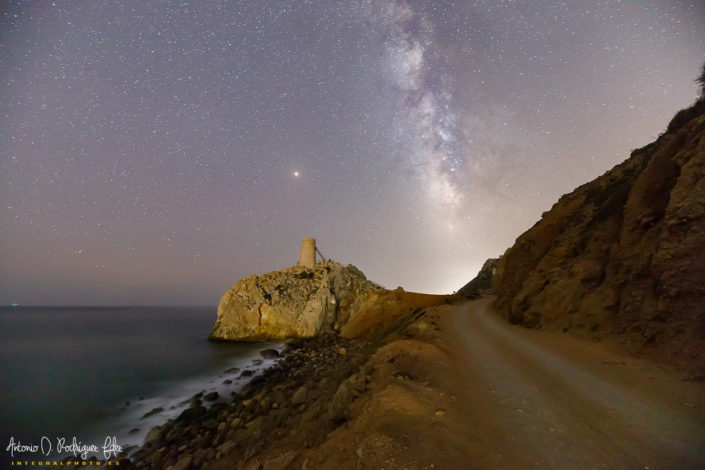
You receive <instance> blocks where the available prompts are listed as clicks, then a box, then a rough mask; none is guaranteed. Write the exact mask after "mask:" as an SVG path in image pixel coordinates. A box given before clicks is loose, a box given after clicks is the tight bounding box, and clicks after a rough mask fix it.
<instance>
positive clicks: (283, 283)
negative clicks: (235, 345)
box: [210, 262, 381, 341]
mask: <svg viewBox="0 0 705 470" xmlns="http://www.w3.org/2000/svg"><path fill="white" fill-rule="evenodd" d="M378 290H381V289H379V288H377V287H375V286H374V285H373V284H372V283H371V282H369V281H367V280H366V278H365V275H364V274H363V273H362V272H361V271H360V270H359V269H357V268H356V267H354V266H352V265H349V266H347V267H343V266H342V265H340V264H338V263H332V262H326V263H318V264H316V265H315V266H313V267H305V266H294V267H291V268H287V269H283V270H280V271H273V272H270V273H267V274H263V275H260V276H256V275H252V276H248V277H245V278H243V279H241V280H240V281H238V282H237V284H235V285H234V286H233V287H232V288H231V289H229V290H228V291H227V292H226V293H225V294H224V295H223V297H222V298H221V299H220V304H219V305H218V319H217V320H216V322H215V325H214V326H213V331H212V333H211V335H210V338H211V339H215V340H234V341H266V340H287V339H294V338H310V337H313V336H316V335H317V334H319V333H320V332H322V331H324V330H331V329H333V328H335V329H339V328H340V327H341V326H342V325H344V324H345V323H347V321H348V320H349V319H350V318H351V316H354V315H355V312H356V311H357V310H358V309H360V308H363V309H364V298H366V297H367V296H368V295H369V293H371V292H375V291H378Z"/></svg>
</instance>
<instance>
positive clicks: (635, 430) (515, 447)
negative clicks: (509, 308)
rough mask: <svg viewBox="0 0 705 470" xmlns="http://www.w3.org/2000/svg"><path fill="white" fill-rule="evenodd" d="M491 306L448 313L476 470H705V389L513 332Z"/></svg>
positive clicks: (614, 354) (562, 342)
mask: <svg viewBox="0 0 705 470" xmlns="http://www.w3.org/2000/svg"><path fill="white" fill-rule="evenodd" d="M491 302H492V299H491V298H484V299H481V300H476V301H472V302H467V303H464V304H460V305H454V306H448V307H442V308H441V311H440V312H439V313H440V317H441V319H442V323H441V326H442V329H443V331H444V333H445V335H446V336H447V338H448V339H449V341H450V342H451V344H452V345H453V346H452V347H451V350H452V356H453V358H454V360H455V364H456V370H457V371H458V373H459V375H458V386H459V387H460V389H459V390H458V391H457V393H458V396H459V397H461V403H462V404H463V410H462V415H463V417H464V419H466V420H467V425H468V437H469V439H468V446H467V447H466V449H467V451H468V452H467V456H466V457H467V458H468V459H469V461H468V462H467V463H468V467H467V468H517V469H523V468H555V469H568V468H570V469H652V470H653V469H702V468H705V419H704V416H705V413H704V410H705V407H704V405H705V387H704V386H703V383H702V382H689V381H684V380H683V377H682V376H681V375H679V374H678V373H677V372H675V371H670V370H667V369H664V368H661V367H658V366H655V365H653V364H652V363H647V362H645V361H640V360H638V359H635V358H632V357H628V356H625V355H622V354H620V353H619V352H618V351H616V350H615V349H614V348H610V347H609V346H608V345H606V344H597V343H590V342H586V341H583V340H580V339H577V338H574V337H572V336H570V335H566V334H560V333H552V332H542V331H535V330H527V329H524V328H520V327H516V326H512V325H509V324H507V323H506V322H505V321H504V320H503V319H501V318H500V317H499V316H498V315H496V314H494V313H493V311H492V309H491V307H490V306H491Z"/></svg>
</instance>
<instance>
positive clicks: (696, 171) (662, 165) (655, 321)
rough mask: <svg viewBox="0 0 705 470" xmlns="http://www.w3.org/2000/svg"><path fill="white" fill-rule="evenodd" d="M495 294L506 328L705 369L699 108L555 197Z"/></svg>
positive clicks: (704, 200) (704, 107) (503, 270)
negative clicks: (566, 334)
mask: <svg viewBox="0 0 705 470" xmlns="http://www.w3.org/2000/svg"><path fill="white" fill-rule="evenodd" d="M493 289H494V290H495V292H496V294H497V302H496V305H497V307H498V309H499V310H500V311H501V312H502V313H503V314H504V315H505V316H506V317H507V318H508V319H509V321H510V322H512V323H518V324H522V325H525V326H528V327H536V328H547V329H561V330H564V331H567V330H572V331H576V332H578V333H581V334H583V335H587V336H606V335H615V334H616V335H620V336H621V337H622V338H623V339H624V340H625V341H626V343H627V344H628V345H630V346H632V347H634V348H637V349H641V350H644V349H649V348H650V349H655V350H656V351H658V353H659V354H663V353H666V354H668V355H670V358H671V359H672V360H674V361H675V362H676V363H679V364H681V365H688V366H693V365H694V364H697V365H700V366H703V365H705V102H700V103H698V104H696V105H695V106H693V107H692V108H690V109H687V110H684V111H681V112H680V113H678V114H677V115H676V117H675V118H674V119H673V121H672V122H671V124H670V125H669V127H668V131H667V132H666V133H665V134H663V135H662V136H660V137H659V138H658V140H657V141H656V142H653V143H652V144H649V145H647V146H646V147H644V148H642V149H639V150H636V151H634V152H633V153H632V155H631V157H630V158H629V159H627V160H626V161H625V162H623V163H622V164H620V165H617V166H616V167H615V168H613V169H612V170H610V171H608V172H607V173H606V174H604V175H602V176H600V177H598V178H597V179H595V180H594V181H592V182H590V183H587V184H585V185H583V186H581V187H579V188H577V189H576V190H575V191H573V192H572V193H570V194H567V195H565V196H563V197H561V198H560V200H559V201H558V202H557V203H556V204H555V205H554V206H553V208H552V209H551V210H550V211H548V212H546V213H544V214H543V216H542V219H541V220H540V221H539V222H538V223H536V224H535V225H534V226H533V227H532V228H531V229H529V230H528V231H527V232H525V233H524V234H523V235H521V236H520V237H519V238H518V239H517V240H516V243H515V244H514V246H512V247H511V248H509V249H508V250H507V252H506V253H505V254H504V256H503V257H502V258H501V260H500V261H499V263H498V264H497V266H496V272H495V276H494V279H493Z"/></svg>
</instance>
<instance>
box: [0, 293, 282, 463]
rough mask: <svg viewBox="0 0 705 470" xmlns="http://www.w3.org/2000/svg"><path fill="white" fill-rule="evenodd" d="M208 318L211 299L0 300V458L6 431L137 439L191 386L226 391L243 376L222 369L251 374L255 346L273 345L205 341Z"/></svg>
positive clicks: (35, 437) (258, 364) (88, 439)
mask: <svg viewBox="0 0 705 470" xmlns="http://www.w3.org/2000/svg"><path fill="white" fill-rule="evenodd" d="M215 319H216V314H215V309H214V308H212V307H208V308H118V307H115V308H105V307H99V308H98V307H96V308H66V307H61V308H59V307H54V308H51V307H49V308H47V307H41V308H39V307H30V308H25V307H20V308H16V309H10V308H4V309H2V310H0V445H1V448H0V453H2V454H3V459H2V460H0V463H2V461H5V462H6V461H7V460H6V459H7V458H9V457H8V453H7V451H6V447H7V446H8V443H9V441H10V439H11V438H14V439H15V441H18V440H21V442H22V443H30V444H31V443H36V442H38V441H40V439H41V438H42V436H47V437H49V438H50V439H51V440H52V441H54V440H55V438H56V437H66V439H67V441H70V440H71V439H72V438H73V437H74V436H75V437H76V438H77V439H78V440H79V441H81V442H83V443H96V444H101V445H102V444H103V441H104V439H105V437H106V436H113V435H114V436H117V437H118V441H119V443H120V444H121V445H123V446H125V445H129V444H137V443H141V442H142V440H143V439H144V436H145V434H146V433H147V431H149V429H150V428H151V427H152V426H154V425H156V424H160V423H162V422H164V421H166V419H168V418H170V417H174V416H177V415H178V414H179V413H180V412H181V411H182V410H183V409H184V407H185V406H187V402H188V399H189V397H191V396H193V394H195V393H198V392H199V391H205V392H206V393H208V392H211V391H218V392H219V394H220V396H221V399H222V400H224V399H228V398H230V395H231V394H232V393H233V392H236V391H237V390H238V389H239V388H241V387H242V386H243V385H244V384H245V383H246V382H247V381H249V380H250V378H244V377H240V373H241V372H240V371H238V370H229V369H232V368H233V367H237V368H239V369H242V370H244V369H249V370H252V371H253V372H254V373H255V374H256V373H258V372H260V371H261V370H263V369H264V368H266V367H268V366H269V365H271V363H272V360H266V359H263V358H262V357H261V356H260V354H259V351H261V350H262V349H265V348H272V347H274V348H275V349H281V345H278V344H266V343H259V344H236V343H212V342H209V341H207V340H206V338H207V337H208V334H209V333H210V330H211V327H212V326H213V322H214V321H215ZM228 380H231V381H232V383H231V384H226V383H223V382H226V381H228ZM128 402H129V404H127V403H128ZM155 408H156V409H158V408H162V409H163V411H158V412H155V413H154V415H153V416H151V417H148V418H143V416H144V414H146V413H148V412H150V411H153V410H154V409H155Z"/></svg>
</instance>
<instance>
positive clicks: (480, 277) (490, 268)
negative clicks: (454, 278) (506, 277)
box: [457, 258, 499, 297]
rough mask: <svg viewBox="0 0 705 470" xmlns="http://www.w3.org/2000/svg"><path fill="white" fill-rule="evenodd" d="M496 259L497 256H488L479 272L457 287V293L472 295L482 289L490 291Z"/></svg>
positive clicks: (464, 295) (465, 295) (466, 295)
mask: <svg viewBox="0 0 705 470" xmlns="http://www.w3.org/2000/svg"><path fill="white" fill-rule="evenodd" d="M498 261H499V258H490V259H488V260H487V261H485V263H484V264H483V265H482V268H480V272H479V273H477V276H475V279H473V280H472V281H470V282H468V283H467V284H465V285H464V286H463V287H461V288H460V289H458V292H457V295H460V296H463V297H474V296H476V295H478V294H480V293H481V292H483V291H484V292H487V291H490V290H491V289H492V278H493V276H494V272H495V267H496V266H497V262H498Z"/></svg>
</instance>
